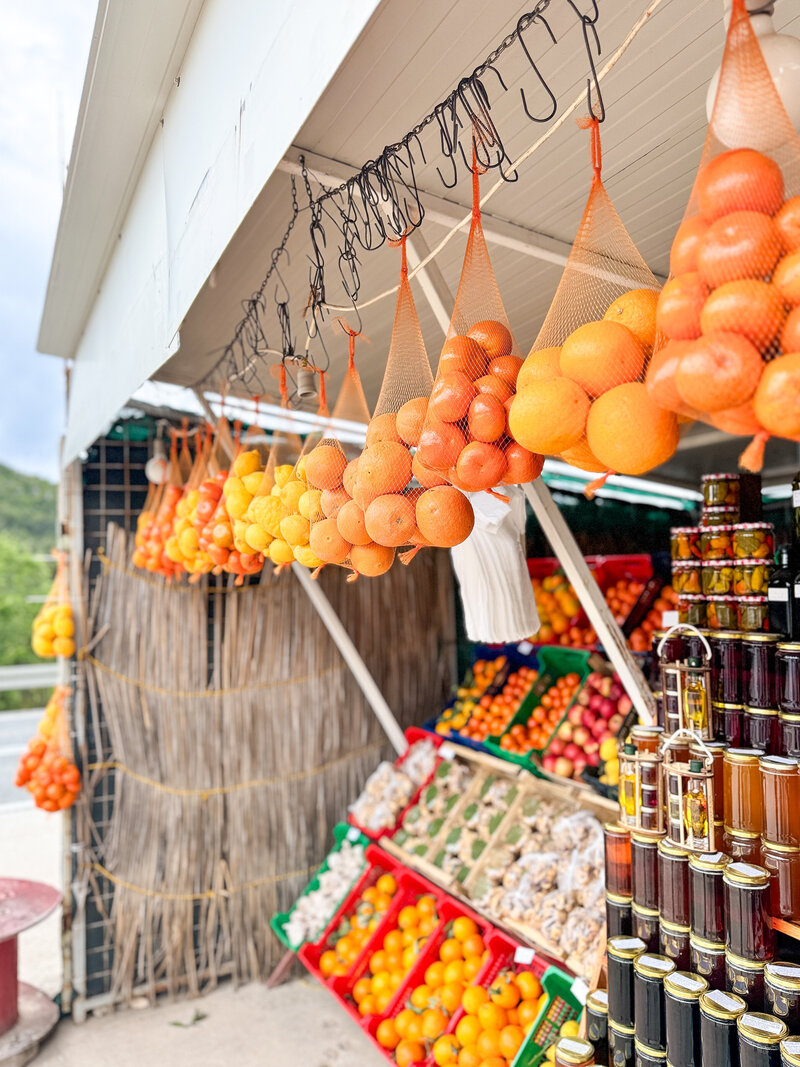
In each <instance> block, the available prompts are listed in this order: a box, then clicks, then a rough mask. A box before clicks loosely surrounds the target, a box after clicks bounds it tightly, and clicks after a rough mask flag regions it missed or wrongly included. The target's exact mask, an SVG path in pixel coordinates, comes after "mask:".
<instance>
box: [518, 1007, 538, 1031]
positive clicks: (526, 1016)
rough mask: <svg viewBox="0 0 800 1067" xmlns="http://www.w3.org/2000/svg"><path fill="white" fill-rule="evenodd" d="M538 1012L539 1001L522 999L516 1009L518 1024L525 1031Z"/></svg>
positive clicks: (530, 1025) (532, 1022) (528, 1028)
mask: <svg viewBox="0 0 800 1067" xmlns="http://www.w3.org/2000/svg"><path fill="white" fill-rule="evenodd" d="M538 1014H539V1003H538V1001H536V1000H522V1001H520V1005H519V1008H518V1009H517V1018H518V1021H519V1025H520V1026H521V1027H522V1029H523V1031H524V1032H525V1033H527V1032H528V1030H530V1028H531V1027H532V1026H533V1024H534V1022H535V1021H536V1017H537V1016H538Z"/></svg>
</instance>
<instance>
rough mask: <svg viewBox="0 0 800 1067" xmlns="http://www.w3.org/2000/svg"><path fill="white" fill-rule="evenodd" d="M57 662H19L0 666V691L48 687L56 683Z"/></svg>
mask: <svg viewBox="0 0 800 1067" xmlns="http://www.w3.org/2000/svg"><path fill="white" fill-rule="evenodd" d="M58 680H59V665H58V663H19V664H15V665H14V666H13V667H0V692H7V691H8V690H10V689H49V688H52V687H53V686H56V685H58Z"/></svg>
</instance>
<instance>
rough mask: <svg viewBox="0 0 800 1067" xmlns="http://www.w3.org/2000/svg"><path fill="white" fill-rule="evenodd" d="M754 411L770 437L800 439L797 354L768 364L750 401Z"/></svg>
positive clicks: (798, 356)
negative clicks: (771, 435) (772, 435)
mask: <svg viewBox="0 0 800 1067" xmlns="http://www.w3.org/2000/svg"><path fill="white" fill-rule="evenodd" d="M753 411H754V412H755V416H756V418H757V419H758V421H759V422H760V423H761V425H762V426H763V427H764V429H765V430H767V431H769V433H771V434H775V435H776V436H779V437H790V438H798V437H800V352H790V353H787V354H786V355H783V356H778V358H777V359H773V360H772V362H771V363H767V365H766V366H765V367H764V372H763V374H762V375H761V381H760V382H759V383H758V388H757V389H756V394H755V397H754V398H753Z"/></svg>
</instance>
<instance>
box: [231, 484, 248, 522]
mask: <svg viewBox="0 0 800 1067" xmlns="http://www.w3.org/2000/svg"><path fill="white" fill-rule="evenodd" d="M252 499H253V495H252V493H248V492H247V490H246V489H238V490H234V492H232V493H228V496H227V498H226V500H225V507H226V509H227V511H228V514H229V515H230V517H231V518H232V519H241V517H242V516H243V515H244V513H245V512H246V511H247V509H248V508H249V506H250V501H251V500H252Z"/></svg>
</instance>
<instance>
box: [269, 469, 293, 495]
mask: <svg viewBox="0 0 800 1067" xmlns="http://www.w3.org/2000/svg"><path fill="white" fill-rule="evenodd" d="M293 469H294V468H293V467H292V465H291V463H281V464H280V465H279V466H277V467H276V468H275V470H274V471H273V472H272V474H273V477H274V478H275V484H276V485H277V487H278V488H279V489H283V487H284V485H286V483H287V482H288V481H289V479H290V478H291V476H292V470H293Z"/></svg>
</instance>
